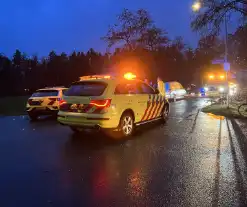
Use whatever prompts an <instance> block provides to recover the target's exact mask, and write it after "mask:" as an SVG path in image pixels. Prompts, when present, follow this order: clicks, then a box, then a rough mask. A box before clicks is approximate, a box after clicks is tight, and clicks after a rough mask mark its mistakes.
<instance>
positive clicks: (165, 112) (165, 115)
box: [161, 104, 169, 123]
mask: <svg viewBox="0 0 247 207" xmlns="http://www.w3.org/2000/svg"><path fill="white" fill-rule="evenodd" d="M161 116H162V119H161V120H162V122H163V123H166V122H167V120H168V116H169V105H168V104H165V106H164V108H163V110H162V115H161Z"/></svg>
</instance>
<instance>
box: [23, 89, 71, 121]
mask: <svg viewBox="0 0 247 207" xmlns="http://www.w3.org/2000/svg"><path fill="white" fill-rule="evenodd" d="M66 90H67V88H65V87H47V88H43V89H39V90H37V91H36V92H34V93H33V94H32V96H31V97H30V98H29V99H28V101H27V104H26V111H27V113H28V115H29V117H30V119H31V120H36V119H37V118H38V116H40V115H57V113H58V110H59V105H60V104H61V103H62V101H63V99H62V96H63V94H64V92H65V91H66Z"/></svg>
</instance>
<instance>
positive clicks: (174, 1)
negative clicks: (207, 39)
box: [0, 0, 198, 56]
mask: <svg viewBox="0 0 247 207" xmlns="http://www.w3.org/2000/svg"><path fill="white" fill-rule="evenodd" d="M191 2H192V0H8V1H3V2H2V3H1V7H0V19H1V21H0V28H1V29H0V52H2V53H4V54H6V55H8V56H11V55H12V54H13V52H14V51H15V49H17V48H18V49H20V50H21V51H22V52H25V53H27V54H28V55H32V54H37V55H39V56H45V55H47V54H48V53H49V51H51V50H55V51H56V52H58V53H60V52H63V51H64V52H66V53H70V52H72V51H73V50H80V51H87V50H88V49H89V48H91V47H92V48H95V49H96V50H98V51H101V52H104V51H105V49H106V45H105V43H104V42H103V41H102V40H100V37H102V36H104V35H105V34H106V32H107V28H108V25H109V24H112V23H114V22H115V19H116V18H115V17H116V15H117V14H119V13H120V12H121V11H122V9H123V8H128V9H133V10H136V9H139V8H144V9H147V10H148V11H149V12H150V14H151V16H152V17H153V19H154V21H155V22H156V24H157V26H159V27H162V28H164V29H166V30H167V32H168V33H169V36H170V38H174V37H175V36H183V38H184V40H185V42H186V43H187V44H189V45H191V46H196V43H197V39H198V35H196V34H195V33H193V32H192V31H191V29H190V18H191V14H192V12H191Z"/></svg>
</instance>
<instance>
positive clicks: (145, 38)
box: [139, 26, 169, 51]
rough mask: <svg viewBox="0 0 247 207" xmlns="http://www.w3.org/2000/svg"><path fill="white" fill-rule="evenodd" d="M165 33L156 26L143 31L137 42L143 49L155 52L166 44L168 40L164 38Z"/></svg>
mask: <svg viewBox="0 0 247 207" xmlns="http://www.w3.org/2000/svg"><path fill="white" fill-rule="evenodd" d="M166 35H167V33H166V32H165V31H163V30H162V29H160V28H157V27H156V26H153V27H151V28H149V29H147V30H146V31H143V33H142V34H141V37H140V39H139V42H140V43H141V45H143V47H144V48H147V49H149V50H151V51H156V50H157V49H159V48H160V47H164V46H166V45H167V44H168V42H169V39H168V37H167V36H166Z"/></svg>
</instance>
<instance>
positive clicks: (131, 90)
mask: <svg viewBox="0 0 247 207" xmlns="http://www.w3.org/2000/svg"><path fill="white" fill-rule="evenodd" d="M138 93H140V90H139V89H138V87H137V86H136V84H135V83H127V84H118V85H117V87H116V89H115V94H138Z"/></svg>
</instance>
